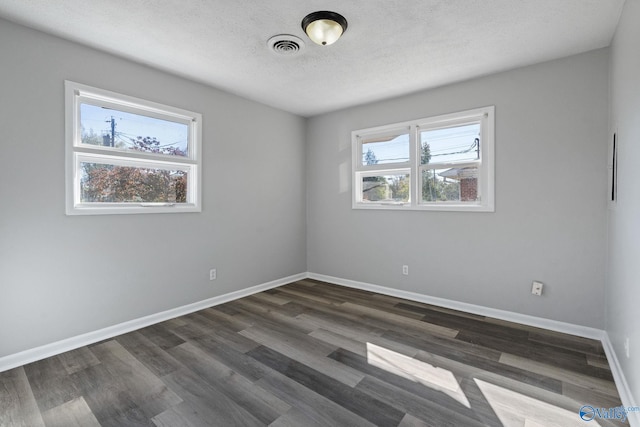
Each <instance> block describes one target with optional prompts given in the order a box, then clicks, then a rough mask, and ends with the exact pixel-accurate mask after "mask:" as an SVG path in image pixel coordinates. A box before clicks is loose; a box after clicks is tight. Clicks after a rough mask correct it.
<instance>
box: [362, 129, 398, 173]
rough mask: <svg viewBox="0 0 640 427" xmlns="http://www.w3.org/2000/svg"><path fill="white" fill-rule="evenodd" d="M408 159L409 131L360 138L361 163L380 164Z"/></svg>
mask: <svg viewBox="0 0 640 427" xmlns="http://www.w3.org/2000/svg"><path fill="white" fill-rule="evenodd" d="M408 161H409V133H407V132H403V133H401V134H397V133H396V134H392V135H386V136H380V137H370V138H364V139H363V140H362V165H363V166H365V165H382V164H385V163H404V162H408Z"/></svg>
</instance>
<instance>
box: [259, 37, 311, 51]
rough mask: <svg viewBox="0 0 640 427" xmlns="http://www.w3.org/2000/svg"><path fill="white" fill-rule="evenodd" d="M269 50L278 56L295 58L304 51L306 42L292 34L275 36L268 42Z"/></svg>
mask: <svg viewBox="0 0 640 427" xmlns="http://www.w3.org/2000/svg"><path fill="white" fill-rule="evenodd" d="M267 45H268V46H269V48H270V49H271V50H272V51H274V52H275V53H277V54H278V55H284V56H295V55H298V54H300V52H302V50H303V49H304V42H303V41H302V40H301V39H299V38H298V37H296V36H292V35H291V34H280V35H277V36H273V37H271V38H270V39H269V41H268V42H267Z"/></svg>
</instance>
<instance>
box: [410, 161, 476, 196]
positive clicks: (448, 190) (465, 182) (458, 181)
mask: <svg viewBox="0 0 640 427" xmlns="http://www.w3.org/2000/svg"><path fill="white" fill-rule="evenodd" d="M477 200H478V168H477V167H475V166H471V167H463V168H450V169H428V170H423V171H422V201H423V202H475V201H477Z"/></svg>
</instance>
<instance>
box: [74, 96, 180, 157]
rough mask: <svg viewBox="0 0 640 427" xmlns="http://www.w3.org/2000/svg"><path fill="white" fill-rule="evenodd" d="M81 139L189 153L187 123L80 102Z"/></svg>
mask: <svg viewBox="0 0 640 427" xmlns="http://www.w3.org/2000/svg"><path fill="white" fill-rule="evenodd" d="M80 126H81V129H80V130H81V133H82V143H83V144H89V145H100V146H103V147H113V148H117V149H121V150H135V151H143V152H147V153H158V154H166V155H170V156H184V157H186V156H188V155H189V153H188V149H189V144H188V143H187V141H188V139H189V126H188V125H186V124H184V123H177V122H172V121H169V120H162V119H156V118H154V117H148V116H144V115H140V114H133V113H127V112H125V111H119V110H115V109H111V108H107V107H99V106H96V105H91V104H84V103H83V104H80Z"/></svg>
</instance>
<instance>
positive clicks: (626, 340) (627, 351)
mask: <svg viewBox="0 0 640 427" xmlns="http://www.w3.org/2000/svg"><path fill="white" fill-rule="evenodd" d="M624 352H625V354H626V355H627V359H628V358H630V357H631V355H630V351H629V337H626V338H625V339H624Z"/></svg>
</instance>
